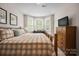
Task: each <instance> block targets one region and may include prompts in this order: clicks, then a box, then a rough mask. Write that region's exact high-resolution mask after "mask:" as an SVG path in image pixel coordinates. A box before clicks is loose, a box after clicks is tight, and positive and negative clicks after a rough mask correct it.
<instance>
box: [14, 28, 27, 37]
mask: <svg viewBox="0 0 79 59" xmlns="http://www.w3.org/2000/svg"><path fill="white" fill-rule="evenodd" d="M13 31H14V36H19V35H22V34H24V33H25V31H24V29H16V30H13Z"/></svg>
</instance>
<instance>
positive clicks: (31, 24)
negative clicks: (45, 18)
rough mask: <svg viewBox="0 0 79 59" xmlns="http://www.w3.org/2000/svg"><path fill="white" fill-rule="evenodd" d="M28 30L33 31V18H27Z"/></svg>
mask: <svg viewBox="0 0 79 59" xmlns="http://www.w3.org/2000/svg"><path fill="white" fill-rule="evenodd" d="M27 30H28V31H33V30H34V27H33V18H32V17H27Z"/></svg>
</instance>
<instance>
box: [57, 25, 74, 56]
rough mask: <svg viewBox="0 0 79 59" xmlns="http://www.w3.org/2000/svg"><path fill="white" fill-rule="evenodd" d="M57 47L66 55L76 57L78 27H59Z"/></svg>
mask: <svg viewBox="0 0 79 59" xmlns="http://www.w3.org/2000/svg"><path fill="white" fill-rule="evenodd" d="M56 33H57V46H58V47H59V48H60V49H61V50H62V51H63V52H64V53H65V55H76V54H75V53H76V52H75V50H76V27H75V26H67V27H64V26H62V27H57V28H56Z"/></svg>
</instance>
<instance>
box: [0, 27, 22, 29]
mask: <svg viewBox="0 0 79 59" xmlns="http://www.w3.org/2000/svg"><path fill="white" fill-rule="evenodd" d="M0 29H21V27H0Z"/></svg>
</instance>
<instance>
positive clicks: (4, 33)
mask: <svg viewBox="0 0 79 59" xmlns="http://www.w3.org/2000/svg"><path fill="white" fill-rule="evenodd" d="M12 37H14V32H13V31H12V30H11V29H2V30H0V39H1V40H4V39H8V38H12Z"/></svg>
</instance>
